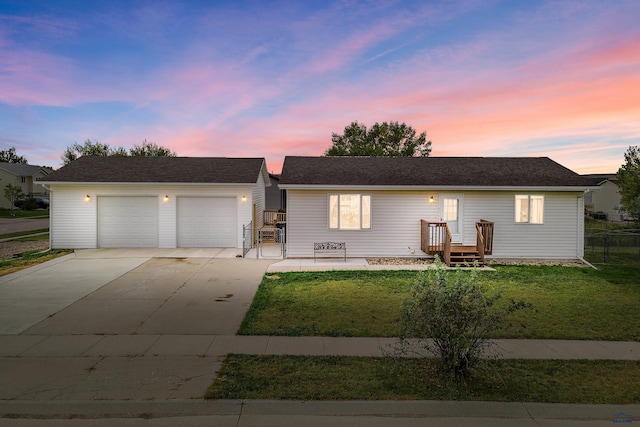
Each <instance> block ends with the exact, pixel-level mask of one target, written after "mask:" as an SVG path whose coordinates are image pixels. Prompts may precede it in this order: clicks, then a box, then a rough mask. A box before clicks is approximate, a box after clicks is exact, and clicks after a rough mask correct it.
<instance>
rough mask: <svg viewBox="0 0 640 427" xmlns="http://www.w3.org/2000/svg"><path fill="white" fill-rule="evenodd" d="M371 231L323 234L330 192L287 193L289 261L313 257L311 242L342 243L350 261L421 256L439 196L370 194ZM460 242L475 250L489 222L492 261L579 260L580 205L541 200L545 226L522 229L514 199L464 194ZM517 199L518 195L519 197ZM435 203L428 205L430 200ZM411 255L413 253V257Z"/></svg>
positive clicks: (566, 196)
mask: <svg viewBox="0 0 640 427" xmlns="http://www.w3.org/2000/svg"><path fill="white" fill-rule="evenodd" d="M370 193H371V195H372V200H374V201H375V203H372V213H371V215H372V217H373V218H374V220H375V227H373V228H372V229H371V231H369V232H367V233H362V232H361V231H346V230H330V229H327V224H328V222H329V219H328V217H327V215H328V209H327V207H326V205H327V198H328V195H329V194H333V192H328V191H319V190H288V212H287V256H288V257H291V258H296V257H313V243H314V242H324V241H340V242H346V244H347V256H349V257H407V256H425V254H424V253H423V252H422V251H421V250H420V220H421V219H426V220H430V221H438V220H440V212H439V199H440V195H439V194H438V193H437V192H429V191H372V192H370ZM459 194H461V195H462V196H463V197H464V210H463V211H461V213H462V214H463V217H462V218H460V220H461V221H462V222H463V224H462V227H461V229H462V230H463V235H462V239H461V240H462V242H461V243H463V244H465V245H475V241H476V228H475V223H476V222H477V221H479V220H480V219H485V220H488V221H493V222H494V223H495V231H494V245H493V255H492V257H494V258H556V259H559V258H570V259H575V258H576V257H577V256H580V255H581V248H582V241H581V235H580V234H579V220H578V218H579V216H580V214H582V212H577V211H576V210H578V211H579V209H580V207H579V202H577V201H576V200H577V198H578V197H579V196H580V195H581V194H580V193H575V192H548V193H544V194H542V193H540V194H541V195H544V205H545V206H544V224H541V225H539V226H535V227H523V226H522V224H516V223H515V222H514V215H515V214H514V198H515V195H516V192H509V191H465V192H459ZM518 194H521V193H518ZM430 196H434V202H433V203H429V197H430ZM412 251H413V253H412Z"/></svg>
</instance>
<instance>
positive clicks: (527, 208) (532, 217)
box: [515, 194, 544, 224]
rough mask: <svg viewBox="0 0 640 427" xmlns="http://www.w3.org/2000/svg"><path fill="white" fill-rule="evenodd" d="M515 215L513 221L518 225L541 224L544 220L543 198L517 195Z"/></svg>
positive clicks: (540, 196)
mask: <svg viewBox="0 0 640 427" xmlns="http://www.w3.org/2000/svg"><path fill="white" fill-rule="evenodd" d="M515 213H516V217H515V220H516V223H518V224H542V223H543V220H544V196H542V195H532V194H524V195H523V194H517V195H516V206H515Z"/></svg>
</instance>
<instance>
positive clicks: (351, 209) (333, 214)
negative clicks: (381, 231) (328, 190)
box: [329, 194, 371, 230]
mask: <svg viewBox="0 0 640 427" xmlns="http://www.w3.org/2000/svg"><path fill="white" fill-rule="evenodd" d="M329 229H330V230H370V229H371V195H370V194H329Z"/></svg>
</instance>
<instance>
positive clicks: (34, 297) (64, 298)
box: [0, 258, 148, 335]
mask: <svg viewBox="0 0 640 427" xmlns="http://www.w3.org/2000/svg"><path fill="white" fill-rule="evenodd" d="M147 260H148V258H127V259H103V260H98V259H78V258H72V259H68V260H65V261H64V262H60V263H56V264H54V265H50V266H48V267H46V268H42V269H39V270H38V269H30V270H28V271H27V272H26V273H24V274H22V273H21V274H17V275H11V276H5V277H1V278H0V335H3V334H20V333H22V332H23V331H25V330H26V329H28V328H29V327H31V326H33V325H35V324H37V323H38V322H41V321H45V322H46V320H47V319H51V318H50V316H55V315H56V313H58V312H61V310H62V311H64V308H65V307H68V306H69V305H72V304H73V303H74V302H75V301H77V300H78V299H80V298H82V297H84V296H85V295H87V294H90V293H91V292H93V291H95V290H96V289H99V288H100V287H101V286H103V285H104V284H105V283H108V282H110V281H112V280H114V279H117V278H118V277H119V276H121V275H123V274H125V273H127V272H128V271H130V270H132V269H134V268H135V267H137V266H139V265H140V264H142V263H144V262H145V261H147ZM77 321H78V320H77Z"/></svg>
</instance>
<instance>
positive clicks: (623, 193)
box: [617, 146, 640, 223]
mask: <svg viewBox="0 0 640 427" xmlns="http://www.w3.org/2000/svg"><path fill="white" fill-rule="evenodd" d="M624 160H625V163H624V164H623V165H622V166H621V167H620V169H618V174H617V178H618V187H619V189H620V202H621V203H622V207H623V208H624V210H625V211H626V212H627V213H628V214H629V215H630V216H631V217H632V218H634V219H635V221H636V222H638V223H640V148H639V147H638V146H634V147H629V149H628V150H627V151H626V152H625V153H624Z"/></svg>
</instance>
